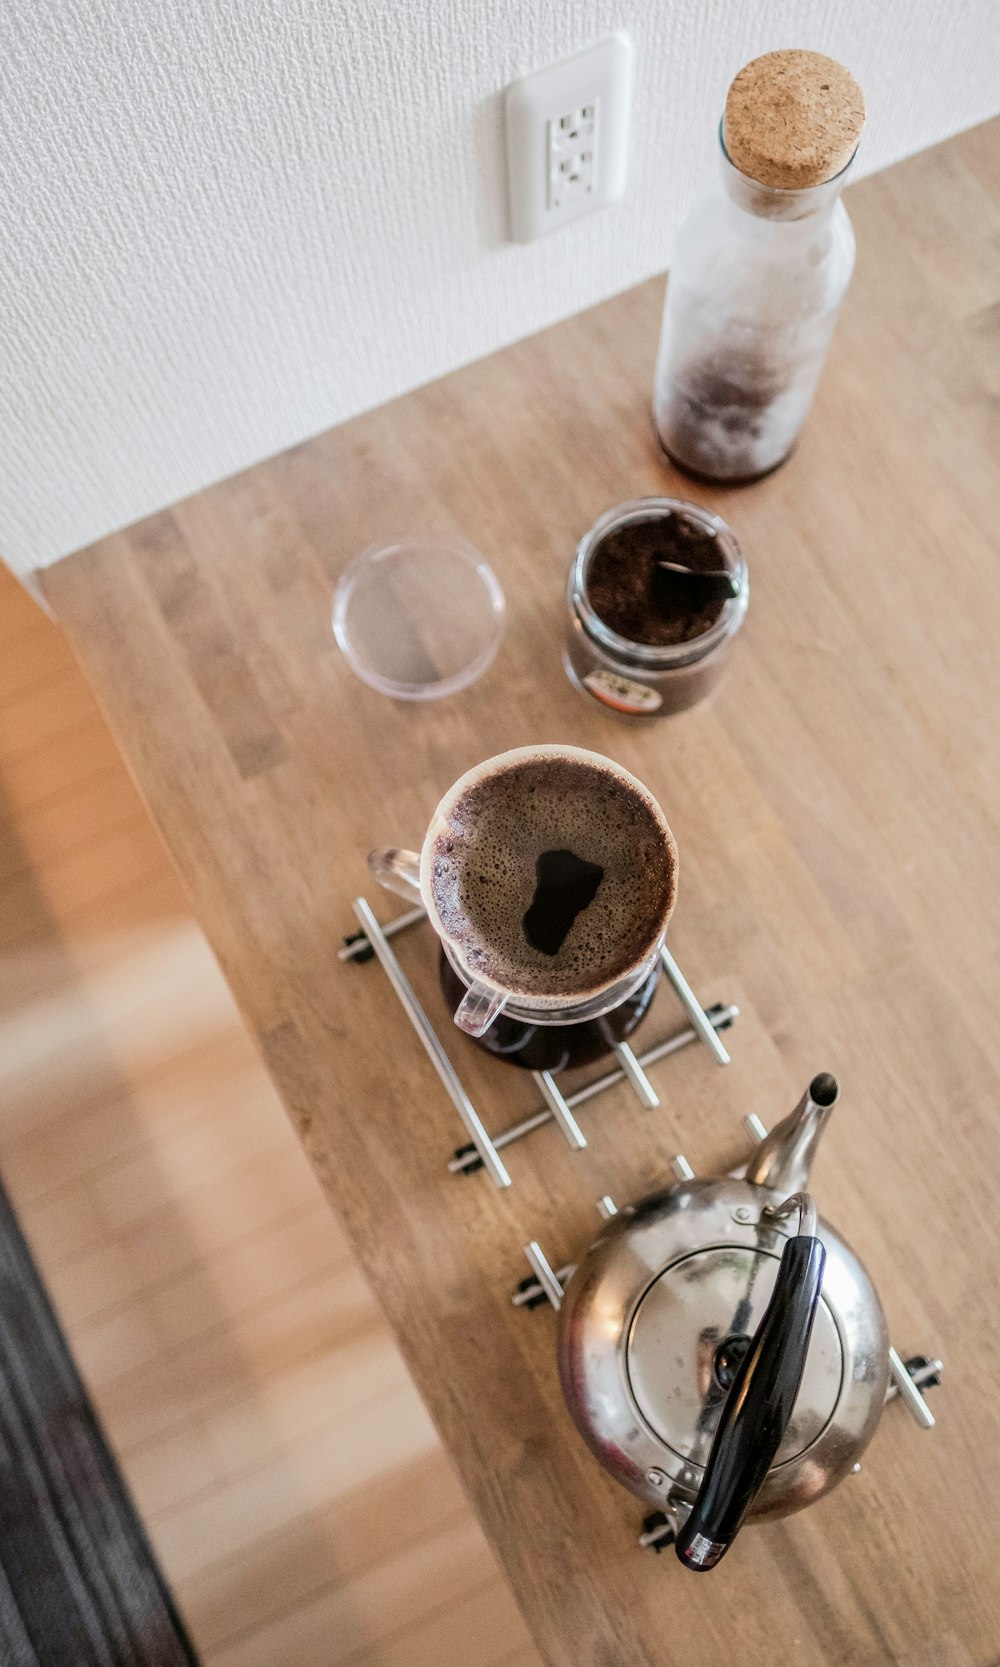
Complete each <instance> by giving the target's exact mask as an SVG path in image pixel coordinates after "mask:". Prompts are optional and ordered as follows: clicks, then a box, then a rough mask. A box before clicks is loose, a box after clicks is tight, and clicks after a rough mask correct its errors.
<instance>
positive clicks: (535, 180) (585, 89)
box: [507, 35, 632, 243]
mask: <svg viewBox="0 0 1000 1667" xmlns="http://www.w3.org/2000/svg"><path fill="white" fill-rule="evenodd" d="M631 95H632V47H631V44H630V42H629V41H628V40H627V39H626V37H625V36H624V35H612V37H611V39H610V40H606V41H601V42H600V44H599V45H598V46H591V47H588V48H587V49H586V51H584V52H577V53H576V54H575V56H574V57H572V58H566V59H564V61H563V62H562V63H561V64H553V65H551V66H550V67H549V68H548V69H543V70H537V71H536V72H535V73H534V74H533V75H527V76H525V77H524V78H523V79H522V80H520V81H514V82H512V83H511V85H510V86H509V87H508V89H507V166H508V173H509V178H510V213H511V233H512V236H513V237H514V238H516V240H517V241H518V242H519V243H529V242H531V240H532V239H533V238H536V237H540V236H541V235H542V234H543V233H544V232H548V231H554V230H555V229H556V227H558V226H563V225H566V224H567V223H568V222H569V221H571V220H578V219H579V218H580V217H581V215H584V214H590V213H592V212H593V210H594V209H597V208H603V207H604V206H605V204H607V203H611V202H614V201H616V199H617V198H618V197H620V196H621V194H622V192H623V191H624V189H625V173H626V162H627V155H628V121H629V105H630V101H631Z"/></svg>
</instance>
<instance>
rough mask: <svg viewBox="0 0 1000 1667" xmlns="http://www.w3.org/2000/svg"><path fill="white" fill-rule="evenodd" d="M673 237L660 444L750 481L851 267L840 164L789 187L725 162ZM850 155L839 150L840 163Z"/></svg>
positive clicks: (805, 394)
mask: <svg viewBox="0 0 1000 1667" xmlns="http://www.w3.org/2000/svg"><path fill="white" fill-rule="evenodd" d="M719 142H720V147H721V152H722V155H721V169H720V172H719V176H718V178H717V179H716V180H715V181H714V182H713V184H712V185H711V186H710V187H709V188H708V189H706V190H705V191H704V192H703V193H702V194H701V195H700V196H699V197H698V198H697V199H696V201H695V203H694V206H693V208H692V209H691V211H690V213H689V214H688V216H687V218H686V219H685V220H684V222H683V224H682V226H681V228H680V230H679V231H678V234H677V240H676V244H675V248H674V252H673V259H672V262H671V266H670V277H669V281H668V285H667V297H666V302H665V305H664V310H663V327H662V330H661V334H660V349H659V357H658V360H657V366H656V382H655V389H654V395H653V422H654V426H655V430H656V435H657V437H658V439H659V442H660V445H661V446H662V448H663V450H664V451H665V452H666V454H667V456H668V457H669V458H670V460H671V462H672V463H675V464H676V465H677V467H678V468H680V469H683V470H685V471H686V472H687V473H688V474H691V475H694V476H696V477H698V478H700V479H704V480H712V481H728V482H730V483H735V482H744V481H751V480H757V479H759V478H760V477H761V476H762V475H766V474H769V473H770V471H771V470H772V469H776V468H777V467H778V465H779V463H783V462H784V460H785V458H786V457H787V456H788V454H789V453H790V451H791V450H792V448H793V446H794V445H795V442H796V440H797V439H798V436H799V433H800V431H801V428H802V425H803V423H804V422H805V420H806V416H807V415H808V412H809V407H810V405H811V404H812V400H813V395H814V394H815V392H816V386H817V383H818V382H819V378H820V372H821V371H822V368H823V362H824V360H825V358H826V351H827V348H828V346H829V343H830V337H831V336H832V334H833V328H834V325H835V323H836V321H837V314H838V312H839V310H840V305H841V302H842V301H843V299H844V295H845V293H846V290H847V286H848V283H849V282H850V278H851V273H852V271H853V270H854V233H853V231H852V229H851V222H850V220H849V219H848V216H847V210H846V209H845V208H844V205H843V203H842V202H841V200H840V193H841V191H842V190H843V186H844V181H845V179H846V178H847V175H848V173H849V171H850V167H851V163H850V162H848V164H847V167H845V168H843V169H841V171H840V173H839V174H837V175H836V176H835V178H833V179H830V180H826V181H824V182H823V183H822V184H820V185H814V186H811V187H808V188H805V189H801V190H780V189H778V188H776V187H774V186H771V185H761V184H758V183H757V181H756V180H753V179H749V178H748V177H747V176H746V175H745V174H742V173H740V172H739V170H738V169H737V168H735V167H734V166H733V164H732V162H731V161H730V159H729V156H728V154H727V152H726V147H725V140H724V138H723V133H722V130H721V129H720V134H719ZM852 160H853V158H852Z"/></svg>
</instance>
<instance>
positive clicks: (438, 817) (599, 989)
mask: <svg viewBox="0 0 1000 1667" xmlns="http://www.w3.org/2000/svg"><path fill="white" fill-rule="evenodd" d="M547 760H551V761H552V762H553V763H554V764H555V763H557V762H558V761H569V762H576V763H579V764H582V765H584V766H588V767H590V768H592V769H593V771H594V791H595V792H597V791H598V790H599V786H598V784H599V783H603V784H604V787H605V789H606V786H607V778H608V775H609V774H610V775H611V777H612V778H613V779H614V780H615V781H616V782H617V783H618V784H620V785H621V786H622V788H623V789H625V790H627V791H629V792H630V793H631V794H633V795H637V796H638V797H639V798H640V799H641V801H642V803H643V805H644V807H645V808H646V810H647V811H648V813H649V816H650V818H651V819H652V820H653V821H654V822H655V823H656V825H657V826H658V829H659V831H660V834H661V836H662V844H663V852H664V865H665V868H666V869H667V870H668V873H669V883H667V884H666V885H665V886H664V887H661V890H660V892H659V893H658V894H657V895H658V906H657V907H656V908H655V909H654V910H652V911H651V914H650V919H649V930H648V933H647V934H646V936H645V938H644V940H643V941H642V943H641V944H640V945H638V946H634V953H633V954H632V955H631V957H630V959H629V963H628V966H627V967H626V968H625V969H624V970H623V971H616V976H613V977H610V978H608V979H607V980H605V981H604V982H600V983H598V984H596V985H594V984H591V986H590V987H589V988H588V989H586V990H585V991H584V992H582V993H573V992H571V991H567V990H561V989H559V988H558V987H556V986H554V987H553V988H551V989H548V990H544V989H543V990H535V991H531V992H526V991H524V990H522V989H517V988H514V987H511V986H509V985H508V986H505V985H504V984H503V983H501V982H498V981H496V980H495V979H493V978H491V977H489V976H486V975H485V974H484V972H483V970H482V966H481V964H480V965H479V966H478V967H475V966H473V965H471V964H470V948H469V945H468V942H467V941H462V940H461V939H460V938H459V937H458V936H457V935H456V933H455V932H454V931H452V930H449V928H448V926H447V925H446V923H445V922H444V920H443V919H442V917H441V911H440V909H439V908H438V905H437V900H436V898H435V893H434V886H433V884H432V862H433V853H434V849H435V845H436V842H437V841H438V839H439V837H440V836H441V835H442V833H443V832H446V831H447V830H448V829H449V827H450V826H451V822H450V817H451V813H452V811H453V809H454V807H455V806H456V804H457V803H458V801H459V800H460V799H462V797H463V795H465V794H466V793H467V792H468V791H469V789H471V788H472V787H474V786H476V785H478V784H481V783H484V782H488V781H489V780H490V779H492V778H493V777H494V776H500V775H502V773H503V772H504V771H506V770H509V769H511V768H514V767H516V766H518V765H521V764H528V763H531V764H542V765H544V763H545V762H546V761H547ZM583 779H586V778H585V777H584V778H583ZM368 861H369V866H370V867H371V869H372V872H373V873H374V874H375V875H376V877H377V878H378V880H379V881H380V882H381V884H382V885H384V886H387V887H388V888H389V889H390V890H392V891H395V892H397V893H398V894H399V895H400V896H403V897H405V898H407V899H408V900H410V901H414V900H416V901H419V902H420V903H422V904H423V906H424V908H425V909H426V911H427V915H428V918H429V920H430V922H431V924H432V926H433V927H434V929H435V931H436V932H437V934H438V937H439V938H440V940H441V945H442V951H443V961H442V987H443V990H444V993H445V998H446V1000H447V1001H448V1003H449V1005H450V1006H451V1007H452V1009H453V1017H454V1020H455V1023H456V1024H457V1025H458V1026H459V1028H460V1029H462V1030H464V1031H465V1032H466V1034H467V1035H469V1036H472V1037H474V1038H476V1039H477V1040H480V1041H481V1042H482V1044H483V1045H484V1046H486V1047H487V1049H488V1050H489V1051H490V1052H491V1053H495V1054H497V1055H498V1056H499V1057H501V1058H509V1059H511V1060H512V1061H513V1062H516V1063H518V1064H523V1065H525V1066H528V1067H529V1068H531V1069H535V1070H544V1069H558V1068H560V1067H561V1066H562V1065H563V1064H577V1063H580V1064H582V1063H585V1062H588V1061H589V1060H591V1059H593V1058H597V1057H598V1056H599V1055H600V1054H601V1053H603V1052H607V1051H610V1050H611V1049H612V1048H614V1047H615V1045H616V1044H618V1043H620V1042H621V1041H622V1040H623V1039H624V1037H625V1036H627V1035H629V1034H630V1033H631V1031H632V1030H633V1029H634V1028H635V1026H636V1025H637V1024H638V1023H639V1020H640V1019H641V1018H642V1016H643V1014H644V1013H645V1011H646V1008H647V1007H648V1005H649V1001H650V1000H651V999H652V994H653V990H654V988H655V985H656V980H657V977H658V974H659V969H660V951H661V948H662V946H663V941H664V936H665V933H666V927H667V921H668V919H669V917H670V912H671V910H672V908H673V902H674V897H675V895H676V873H677V849H676V845H675V843H674V840H673V836H672V834H671V832H670V829H669V826H668V824H667V822H666V819H665V817H664V816H663V812H662V811H661V809H660V807H659V805H658V804H657V803H656V800H655V799H654V798H653V796H652V794H651V793H650V792H649V791H648V789H647V788H646V787H644V786H643V784H642V783H641V782H640V781H638V780H637V778H636V777H635V776H632V775H631V774H630V773H629V772H628V771H627V770H624V769H622V767H621V766H620V765H618V764H615V763H613V762H612V760H610V759H607V758H603V757H602V756H601V755H600V754H598V753H593V752H588V751H587V750H585V749H583V748H580V747H568V746H558V745H551V746H536V747H521V748H517V749H514V750H513V751H511V752H507V753H502V754H500V755H498V756H497V757H495V758H491V759H488V760H487V761H486V762H485V763H483V764H480V765H477V766H476V767H475V768H474V769H472V770H470V771H467V772H466V774H465V775H464V776H462V777H461V778H460V780H459V781H457V782H456V783H455V785H454V786H453V787H452V788H451V789H450V790H449V792H448V793H446V794H445V796H444V798H443V799H442V800H441V803H440V804H439V805H438V808H437V810H436V811H435V813H434V816H433V817H432V818H431V823H430V827H429V829H428V831H427V834H426V836H425V838H424V842H423V845H422V847H421V850H420V852H419V853H418V852H415V851H406V850H400V849H399V848H398V847H394V846H385V847H381V848H379V849H378V850H375V851H373V852H372V853H371V854H370V856H369V859H368ZM619 1010H621V1011H620V1012H619ZM616 1016H617V1017H616ZM539 1027H541V1032H542V1033H551V1036H550V1037H549V1038H548V1039H547V1038H546V1036H545V1035H544V1034H541V1035H540V1034H539ZM581 1027H589V1028H588V1029H587V1031H586V1034H585V1035H584V1033H583V1031H582V1029H581ZM570 1030H572V1031H573V1032H574V1033H575V1034H574V1036H572V1037H570V1036H569V1031H570ZM557 1033H558V1037H557ZM546 1040H548V1043H549V1045H547V1046H546ZM532 1043H534V1046H533V1047H532V1046H531V1045H530V1044H532ZM563 1055H566V1056H567V1057H565V1058H564V1057H563Z"/></svg>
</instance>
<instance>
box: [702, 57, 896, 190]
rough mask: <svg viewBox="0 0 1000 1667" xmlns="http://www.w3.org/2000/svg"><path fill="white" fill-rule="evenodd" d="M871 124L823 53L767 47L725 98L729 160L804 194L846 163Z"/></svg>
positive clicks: (850, 85)
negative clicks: (783, 50)
mask: <svg viewBox="0 0 1000 1667" xmlns="http://www.w3.org/2000/svg"><path fill="white" fill-rule="evenodd" d="M864 125H865V95H864V93H863V92H862V91H861V88H860V87H859V86H858V83H857V82H856V81H855V79H854V77H853V75H852V74H851V72H850V70H847V69H845V68H844V66H843V64H838V63H837V60H836V59H835V58H827V57H824V55H823V53H822V52H765V54H764V56H763V57H762V58H754V60H753V62H752V63H749V64H747V65H746V67H745V68H744V69H741V70H740V73H739V75H738V76H737V77H736V79H735V81H734V82H733V84H732V86H731V87H730V89H729V92H728V94H727V97H726V113H725V118H724V121H723V137H724V139H725V144H726V150H727V152H728V154H729V159H730V161H731V162H732V164H733V166H734V167H735V168H738V169H739V171H740V173H741V174H746V176H747V177H748V178H749V179H753V180H756V181H757V183H758V184H759V185H771V186H775V187H777V188H778V189H779V190H782V191H803V190H806V189H807V188H808V187H809V186H811V185H822V184H823V182H824V180H828V179H833V178H834V176H835V175H836V174H839V173H840V171H841V169H842V168H846V166H847V164H848V162H849V161H850V160H851V157H852V156H853V155H854V152H855V151H856V150H857V147H858V140H859V139H860V138H861V130H862V128H863V127H864Z"/></svg>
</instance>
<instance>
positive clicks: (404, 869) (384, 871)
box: [368, 845, 423, 903]
mask: <svg viewBox="0 0 1000 1667" xmlns="http://www.w3.org/2000/svg"><path fill="white" fill-rule="evenodd" d="M368 867H369V868H370V869H371V871H372V873H373V874H374V876H375V878H376V880H377V881H378V883H379V885H380V886H385V888H386V890H387V891H394V892H395V893H396V895H397V897H405V898H406V901H407V902H408V903H422V902H423V896H422V894H421V891H420V853H419V851H403V850H401V849H400V848H399V846H398V845H379V846H377V847H376V848H375V850H374V851H369V853H368Z"/></svg>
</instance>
